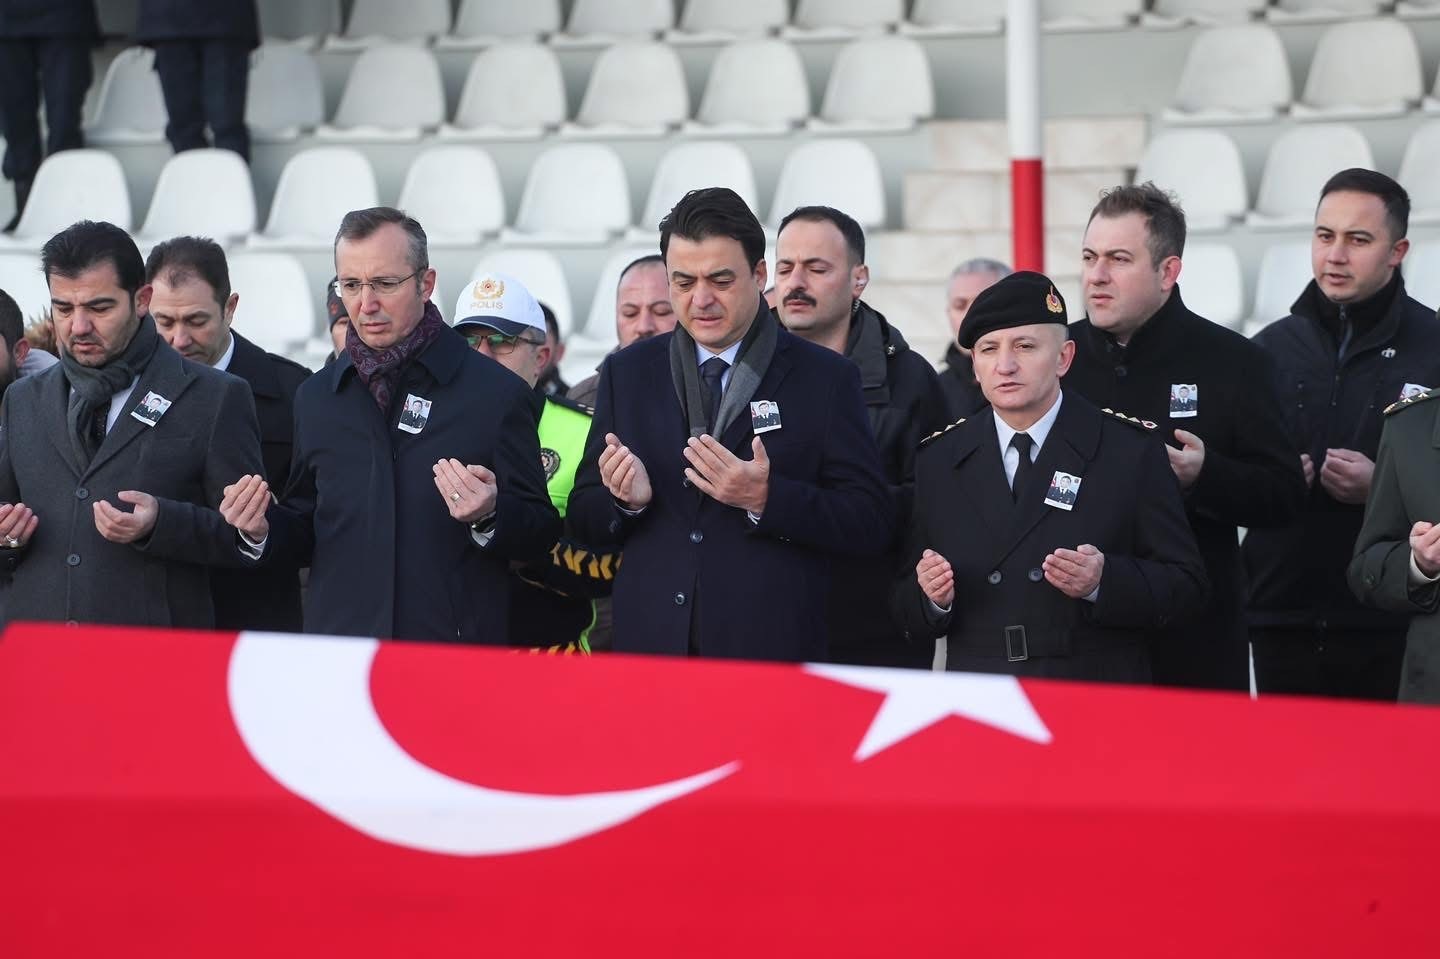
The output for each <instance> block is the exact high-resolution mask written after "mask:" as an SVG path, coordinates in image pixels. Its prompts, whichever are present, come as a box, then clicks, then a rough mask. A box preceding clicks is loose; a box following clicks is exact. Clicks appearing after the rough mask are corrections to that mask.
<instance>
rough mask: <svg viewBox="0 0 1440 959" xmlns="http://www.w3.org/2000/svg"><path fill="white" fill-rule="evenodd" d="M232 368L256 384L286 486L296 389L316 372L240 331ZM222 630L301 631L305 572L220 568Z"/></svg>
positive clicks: (277, 471)
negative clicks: (278, 353)
mask: <svg viewBox="0 0 1440 959" xmlns="http://www.w3.org/2000/svg"><path fill="white" fill-rule="evenodd" d="M230 335H231V336H233V337H234V338H235V351H234V353H232V354H231V356H230V366H229V368H228V369H227V370H226V372H227V373H229V374H230V375H231V376H238V377H240V378H241V379H242V380H244V381H245V382H246V383H249V384H250V393H251V395H252V396H253V397H254V400H255V416H256V418H257V420H258V421H259V423H260V457H261V459H262V460H263V461H264V463H265V479H266V481H268V482H269V483H270V487H271V488H272V489H275V490H277V491H278V490H283V489H284V487H285V480H286V478H287V477H288V476H289V475H290V453H291V446H292V439H293V436H294V428H295V424H294V420H295V391H296V390H298V389H299V388H300V384H301V383H303V382H305V380H306V379H308V378H309V377H310V371H309V370H307V369H305V367H303V366H301V365H300V364H299V363H293V362H291V361H290V360H287V359H285V358H284V357H281V356H276V355H275V354H273V353H267V352H265V351H264V350H262V349H260V347H258V346H256V345H255V344H254V343H251V342H250V341H249V340H247V339H245V337H243V336H241V335H240V334H239V333H235V332H234V331H231V334H230ZM210 582H211V588H212V590H213V592H214V596H215V627H216V628H217V629H264V630H273V631H277V632H289V633H298V632H299V631H300V628H301V619H302V617H301V610H300V577H299V576H298V574H297V573H296V571H295V570H293V569H282V568H279V567H262V568H259V569H217V570H215V571H214V572H213V573H212V574H211V577H210Z"/></svg>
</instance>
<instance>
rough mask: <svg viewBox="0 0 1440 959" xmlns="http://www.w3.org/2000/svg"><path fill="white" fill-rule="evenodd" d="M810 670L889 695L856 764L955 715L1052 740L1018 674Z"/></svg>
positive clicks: (1027, 736)
mask: <svg viewBox="0 0 1440 959" xmlns="http://www.w3.org/2000/svg"><path fill="white" fill-rule="evenodd" d="M805 669H806V670H807V671H809V672H811V673H813V674H815V675H816V676H821V677H823V678H825V679H830V680H834V681H835V682H837V683H845V684H847V685H850V686H858V687H860V688H861V689H869V690H873V691H874V692H877V693H885V701H884V702H883V703H881V704H880V709H879V711H878V712H876V713H875V719H874V720H873V721H872V722H871V723H870V728H869V729H868V730H866V732H865V738H864V739H862V740H861V741H860V747H859V748H858V749H856V750H855V761H856V762H864V761H865V760H867V759H869V758H870V757H871V756H874V755H875V754H876V753H878V752H881V751H882V750H885V749H888V748H889V747H891V746H893V745H895V744H896V743H898V742H900V741H901V740H902V739H906V738H907V737H909V736H911V735H913V734H915V733H918V732H919V731H920V730H922V729H925V728H926V727H928V726H930V725H932V724H933V723H936V722H939V721H940V720H942V719H944V718H945V717H947V716H952V715H953V716H960V717H962V718H965V719H971V720H974V721H975V722H978V723H984V724H986V725H987V726H994V727H995V728H996V729H1000V730H1003V731H1005V732H1007V733H1010V734H1012V735H1015V736H1019V737H1021V738H1023V739H1028V740H1030V741H1032V742H1037V743H1048V742H1050V740H1051V738H1052V737H1051V735H1050V730H1049V729H1047V728H1046V727H1045V723H1044V721H1042V720H1041V719H1040V715H1039V714H1038V713H1036V712H1035V707H1034V706H1032V705H1031V704H1030V697H1028V696H1026V695H1025V690H1024V689H1022V688H1021V686H1020V681H1019V680H1018V679H1016V678H1015V677H1014V676H989V675H982V674H978V673H932V672H921V671H919V670H913V669H879V668H875V667H871V666H831V665H821V664H807V665H806V667H805Z"/></svg>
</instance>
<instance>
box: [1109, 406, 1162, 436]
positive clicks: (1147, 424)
mask: <svg viewBox="0 0 1440 959" xmlns="http://www.w3.org/2000/svg"><path fill="white" fill-rule="evenodd" d="M1100 412H1102V413H1109V414H1110V415H1111V416H1113V417H1115V418H1116V419H1117V420H1119V421H1120V422H1122V423H1129V424H1130V425H1131V426H1133V427H1135V428H1136V429H1142V430H1147V431H1148V430H1154V429H1159V428H1160V425H1159V424H1158V423H1152V422H1151V421H1150V420H1140V419H1136V418H1135V417H1133V416H1126V415H1125V414H1124V413H1117V412H1115V411H1114V410H1112V409H1111V408H1110V407H1108V406H1107V407H1105V409H1103V410H1101V411H1100Z"/></svg>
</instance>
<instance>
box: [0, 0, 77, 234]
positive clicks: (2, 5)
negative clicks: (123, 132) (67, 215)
mask: <svg viewBox="0 0 1440 959" xmlns="http://www.w3.org/2000/svg"><path fill="white" fill-rule="evenodd" d="M99 42H100V24H99V21H98V20H96V18H95V4H94V0H43V2H37V0H0V124H3V130H0V133H3V136H4V139H5V163H4V167H5V179H7V180H14V181H15V216H14V218H13V219H11V220H10V222H9V223H7V224H6V225H5V227H4V230H5V232H7V233H9V232H11V231H12V230H14V229H15V226H16V225H17V224H18V223H19V222H20V214H21V213H22V212H24V210H25V203H26V201H27V200H28V199H29V197H30V186H31V184H32V183H33V182H34V180H35V171H37V170H39V169H40V161H41V160H42V159H44V158H45V157H46V156H49V155H50V154H53V153H59V152H60V151H61V150H76V149H79V148H80V147H82V146H84V145H85V140H84V137H83V136H82V135H81V133H80V121H81V118H82V117H81V112H82V110H81V108H82V106H83V104H84V102H85V91H86V90H88V89H89V88H90V81H91V80H92V79H94V67H93V66H92V65H91V62H90V48H91V47H94V46H96V45H98V44H99ZM42 93H43V100H44V103H45V131H46V143H45V144H44V148H43V149H42V144H41V141H40V121H39V116H38V114H39V108H40V102H41V100H42Z"/></svg>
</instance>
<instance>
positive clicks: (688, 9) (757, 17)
mask: <svg viewBox="0 0 1440 959" xmlns="http://www.w3.org/2000/svg"><path fill="white" fill-rule="evenodd" d="M789 17H790V4H789V0H685V8H684V10H683V11H681V14H680V28H679V30H672V31H670V33H668V34H667V35H666V39H667V40H669V41H670V42H671V43H716V42H723V41H726V40H734V39H737V38H739V37H743V36H757V35H761V34H767V33H770V32H772V31H775V30H778V29H779V28H781V27H783V26H784V25H785V23H786V21H787V20H788V19H789Z"/></svg>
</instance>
